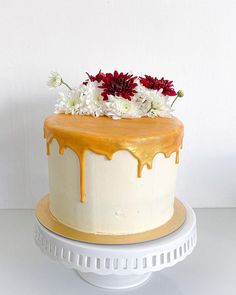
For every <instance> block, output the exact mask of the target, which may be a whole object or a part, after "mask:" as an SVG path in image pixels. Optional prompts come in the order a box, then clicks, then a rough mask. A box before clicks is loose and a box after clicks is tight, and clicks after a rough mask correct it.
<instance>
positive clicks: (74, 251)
mask: <svg viewBox="0 0 236 295" xmlns="http://www.w3.org/2000/svg"><path fill="white" fill-rule="evenodd" d="M185 208H186V220H185V222H184V224H183V225H182V226H181V227H180V228H179V229H178V230H176V231H175V232H173V233H171V234H169V235H167V236H165V237H163V238H159V239H156V240H153V241H149V242H142V243H137V244H129V245H98V244H91V243H84V242H79V241H75V240H71V239H68V238H65V237H62V236H59V235H57V234H55V233H53V232H51V231H49V230H48V229H46V228H45V227H44V226H43V225H42V224H41V223H40V222H39V221H38V220H36V226H35V242H36V244H37V246H38V247H39V248H40V249H41V250H42V252H43V253H44V254H47V255H48V256H49V257H50V258H52V259H54V260H56V261H59V262H61V263H63V264H64V265H65V266H67V267H69V268H71V269H75V270H76V271H77V272H78V274H79V275H80V277H81V278H82V279H84V280H85V281H87V282H88V283H90V284H92V285H95V286H98V287H102V288H108V289H125V288H131V287H135V286H138V285H140V284H142V283H144V282H145V281H147V280H148V279H149V278H150V276H151V274H152V272H154V271H160V270H161V269H163V268H166V267H171V266H173V265H175V264H176V263H177V262H179V261H182V260H184V259H185V258H186V257H187V256H188V255H189V254H191V252H192V251H193V249H194V247H195V245H196V242H197V232H196V217H195V214H194V212H193V210H192V209H191V208H190V207H189V206H188V205H186V204H185Z"/></svg>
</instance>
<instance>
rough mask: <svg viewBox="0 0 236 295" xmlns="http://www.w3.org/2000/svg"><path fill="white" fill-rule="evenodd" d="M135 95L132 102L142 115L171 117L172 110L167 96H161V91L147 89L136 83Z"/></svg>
mask: <svg viewBox="0 0 236 295" xmlns="http://www.w3.org/2000/svg"><path fill="white" fill-rule="evenodd" d="M137 84H138V86H137V94H136V95H135V96H134V98H133V100H134V101H135V103H136V104H137V105H139V108H140V110H141V112H142V114H143V116H148V117H156V116H159V117H168V118H169V117H171V112H172V109H171V107H170V105H169V103H168V101H169V96H165V95H163V94H162V89H161V90H159V91H158V90H153V89H148V88H146V87H144V86H143V85H141V84H140V82H139V81H137Z"/></svg>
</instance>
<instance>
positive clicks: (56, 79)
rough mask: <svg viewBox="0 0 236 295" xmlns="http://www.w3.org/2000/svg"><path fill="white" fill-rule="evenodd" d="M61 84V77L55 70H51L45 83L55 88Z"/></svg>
mask: <svg viewBox="0 0 236 295" xmlns="http://www.w3.org/2000/svg"><path fill="white" fill-rule="evenodd" d="M61 84H62V77H61V75H60V74H58V73H57V72H52V73H51V75H50V77H49V78H48V82H47V85H48V86H49V87H50V88H56V87H58V86H60V85H61Z"/></svg>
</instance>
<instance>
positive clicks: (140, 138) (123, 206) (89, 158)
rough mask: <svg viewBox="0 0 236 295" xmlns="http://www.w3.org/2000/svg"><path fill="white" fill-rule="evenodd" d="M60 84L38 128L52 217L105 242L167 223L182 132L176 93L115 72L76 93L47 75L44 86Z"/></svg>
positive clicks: (160, 82)
mask: <svg viewBox="0 0 236 295" xmlns="http://www.w3.org/2000/svg"><path fill="white" fill-rule="evenodd" d="M62 84H64V85H65V86H66V87H67V88H68V91H67V92H66V93H63V94H60V97H59V100H58V102H57V104H56V107H55V114H53V115H50V116H48V117H47V118H46V120H45V122H44V137H45V139H46V143H47V155H48V167H49V190H50V193H49V210H50V213H51V214H52V216H53V218H54V219H55V220H56V221H58V223H60V224H62V225H65V226H66V227H68V228H71V229H73V230H75V231H78V232H82V233H88V234H94V235H108V236H112V235H114V236H122V235H134V234H139V233H144V232H148V231H152V230H154V229H157V228H160V227H161V226H163V225H164V224H166V223H168V221H170V220H171V218H172V217H173V214H174V203H175V185H176V176H177V167H178V163H179V151H180V148H181V147H182V140H183V129H184V128H183V124H182V123H181V121H180V120H178V119H177V118H176V117H174V116H173V115H172V111H173V109H172V106H173V103H174V102H175V100H176V99H177V98H178V97H182V96H183V93H182V91H178V92H175V90H174V88H173V83H172V81H168V80H165V79H164V78H162V79H158V78H153V77H151V76H148V75H145V76H141V77H137V76H133V75H132V74H128V73H127V74H123V73H118V72H117V71H115V72H114V73H106V74H104V73H102V72H101V71H100V72H99V73H98V74H97V75H96V76H92V75H88V79H87V80H85V81H84V82H83V83H82V84H81V85H80V86H79V87H78V88H72V87H70V86H69V85H68V84H67V83H65V82H64V80H63V79H62V78H61V76H60V75H59V74H58V73H53V74H52V76H51V77H50V80H49V86H51V87H57V86H60V85H62ZM171 97H174V99H173V101H172V104H170V102H169V101H170V99H171Z"/></svg>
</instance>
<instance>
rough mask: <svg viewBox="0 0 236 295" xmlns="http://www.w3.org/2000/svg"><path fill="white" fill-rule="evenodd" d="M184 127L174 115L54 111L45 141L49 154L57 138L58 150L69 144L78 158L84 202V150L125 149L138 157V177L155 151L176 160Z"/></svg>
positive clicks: (108, 151)
mask: <svg viewBox="0 0 236 295" xmlns="http://www.w3.org/2000/svg"><path fill="white" fill-rule="evenodd" d="M183 132H184V127H183V124H182V123H181V122H180V121H179V120H178V119H177V118H175V117H173V118H160V117H156V118H148V117H143V118H132V119H120V120H114V119H111V118H108V117H92V116H82V115H69V114H54V115H51V116H49V117H47V118H46V120H45V122H44V137H45V138H46V141H47V154H48V155H50V143H51V142H52V140H53V139H56V140H57V142H58V145H59V153H60V154H63V152H64V149H65V148H71V149H72V150H73V151H74V152H75V153H76V154H77V155H78V157H79V160H80V201H81V202H82V203H83V202H85V153H86V151H87V150H90V151H92V152H94V153H97V154H100V155H105V156H106V157H107V159H109V160H111V159H112V155H113V154H114V153H115V152H117V151H120V150H127V151H129V152H130V154H132V155H133V156H134V157H135V158H136V159H137V161H138V169H137V170H138V171H137V174H138V177H141V174H142V168H143V166H144V165H146V166H147V168H148V169H151V168H152V162H153V159H154V157H155V155H156V154H158V153H163V154H164V155H165V157H170V155H171V154H172V153H174V152H175V153H176V163H178V162H179V149H180V148H181V146H182V140H183Z"/></svg>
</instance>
